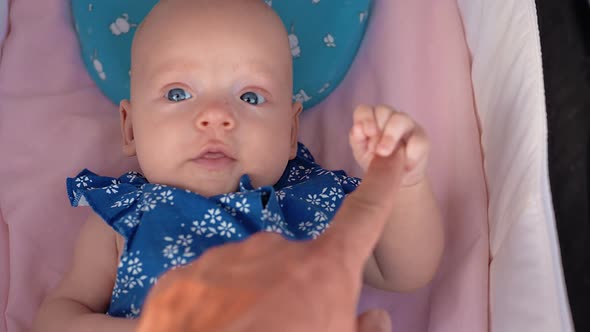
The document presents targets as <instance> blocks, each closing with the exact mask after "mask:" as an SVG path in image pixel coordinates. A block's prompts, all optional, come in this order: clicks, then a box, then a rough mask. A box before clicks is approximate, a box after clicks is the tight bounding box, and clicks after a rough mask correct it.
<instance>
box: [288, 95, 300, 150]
mask: <svg viewBox="0 0 590 332" xmlns="http://www.w3.org/2000/svg"><path fill="white" fill-rule="evenodd" d="M301 111H303V105H302V104H301V103H300V102H298V101H297V102H294V103H293V107H292V110H291V112H292V116H293V122H292V123H293V124H292V125H291V153H290V155H289V158H290V159H293V158H295V157H296V156H297V137H298V135H299V114H301Z"/></svg>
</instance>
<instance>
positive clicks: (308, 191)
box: [67, 144, 359, 318]
mask: <svg viewBox="0 0 590 332" xmlns="http://www.w3.org/2000/svg"><path fill="white" fill-rule="evenodd" d="M358 184H359V179H357V178H352V177H348V176H347V175H346V174H345V173H344V172H342V171H328V170H325V169H323V168H321V167H320V166H319V165H318V164H317V163H315V161H314V159H313V157H312V156H311V154H310V153H309V151H308V150H307V149H306V148H305V147H304V146H303V145H302V144H299V150H298V153H297V157H296V158H295V159H293V160H291V161H289V163H288V165H287V168H286V169H285V172H284V174H283V175H282V177H281V179H280V180H279V181H278V182H277V184H276V185H274V186H273V187H271V186H266V187H260V188H253V187H252V185H251V183H250V179H249V177H248V176H247V175H244V176H242V178H241V179H240V185H239V190H238V191H237V192H233V193H228V194H224V195H218V196H214V197H210V198H206V197H203V196H200V195H198V194H196V193H194V192H191V191H188V190H184V189H179V188H174V187H170V186H165V185H159V184H152V183H149V182H148V181H147V180H146V179H145V178H144V177H143V176H142V175H140V174H139V173H136V172H129V173H126V174H124V175H122V176H121V177H119V178H110V177H103V176H99V175H96V174H94V173H92V172H90V171H88V170H83V171H82V172H81V173H80V174H78V176H76V177H75V178H68V179H67V190H68V195H69V198H70V202H71V204H72V206H90V207H92V209H93V210H94V211H95V212H96V213H97V214H98V215H100V216H101V217H102V218H103V219H104V220H105V222H106V223H107V224H108V225H110V226H111V227H112V228H113V229H114V230H115V231H116V232H118V233H119V234H121V235H122V236H123V237H124V238H125V246H124V249H123V253H122V255H121V258H120V261H119V265H118V269H117V279H116V282H115V286H114V288H113V292H112V297H111V303H110V306H109V309H108V312H107V314H109V315H111V316H117V317H128V318H134V317H137V316H139V314H140V312H141V307H142V304H143V302H144V300H145V297H146V295H147V293H148V291H149V290H150V288H151V287H152V286H153V285H154V284H155V283H156V282H157V278H158V276H160V275H161V274H162V273H164V272H165V271H167V270H169V269H172V268H175V267H177V266H181V265H184V264H188V263H190V262H191V261H193V260H194V259H196V258H198V257H199V256H200V255H201V254H202V253H203V252H204V251H205V250H207V249H208V248H210V247H213V246H217V245H221V244H223V243H226V242H232V241H240V240H243V239H245V238H247V237H248V236H249V235H251V234H254V233H256V232H259V231H269V232H276V233H279V234H282V235H283V236H284V237H285V238H287V239H292V240H305V239H313V238H316V237H317V236H318V235H320V234H321V233H322V232H323V231H324V230H325V229H326V228H327V227H328V223H329V222H330V220H332V218H333V216H334V214H335V213H336V210H337V209H338V208H339V207H340V205H341V204H342V201H343V199H344V197H345V196H346V195H347V194H348V193H350V192H352V191H353V190H354V189H355V188H356V187H357V186H358Z"/></svg>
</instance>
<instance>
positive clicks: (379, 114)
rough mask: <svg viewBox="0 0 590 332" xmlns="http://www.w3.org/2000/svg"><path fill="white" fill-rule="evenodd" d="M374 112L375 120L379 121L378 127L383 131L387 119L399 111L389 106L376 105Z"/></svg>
mask: <svg viewBox="0 0 590 332" xmlns="http://www.w3.org/2000/svg"><path fill="white" fill-rule="evenodd" d="M374 113H375V120H376V121H377V127H378V128H379V130H380V131H383V129H384V128H385V125H386V124H387V121H389V118H390V117H391V116H392V115H393V114H395V113H397V112H396V111H395V110H394V109H392V108H391V107H389V106H384V105H378V106H376V107H375V112H374Z"/></svg>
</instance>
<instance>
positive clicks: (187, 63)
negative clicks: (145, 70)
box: [150, 59, 202, 79]
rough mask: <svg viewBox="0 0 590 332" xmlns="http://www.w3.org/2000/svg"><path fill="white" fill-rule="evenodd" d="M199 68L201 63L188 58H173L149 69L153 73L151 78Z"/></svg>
mask: <svg viewBox="0 0 590 332" xmlns="http://www.w3.org/2000/svg"><path fill="white" fill-rule="evenodd" d="M200 68H202V66H201V65H199V64H198V63H196V62H194V61H191V60H189V59H186V60H183V59H174V60H169V61H165V62H162V63H158V64H156V65H153V70H150V71H151V72H153V73H155V74H154V76H153V79H159V78H161V77H165V76H169V75H175V74H183V73H186V72H191V71H197V70H199V69H200Z"/></svg>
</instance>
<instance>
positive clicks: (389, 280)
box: [365, 179, 443, 292]
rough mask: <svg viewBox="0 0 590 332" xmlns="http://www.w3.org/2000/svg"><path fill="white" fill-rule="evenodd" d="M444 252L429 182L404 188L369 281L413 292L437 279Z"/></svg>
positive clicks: (375, 254)
mask: <svg viewBox="0 0 590 332" xmlns="http://www.w3.org/2000/svg"><path fill="white" fill-rule="evenodd" d="M442 250H443V230H442V224H441V218H440V214H439V210H438V207H437V205H436V201H435V198H434V195H433V194H432V191H431V189H430V185H429V183H428V180H427V179H424V180H423V181H421V182H420V183H418V184H416V185H414V186H412V187H402V188H401V189H400V191H399V195H398V197H397V198H396V200H395V206H394V208H393V212H392V214H391V216H390V217H389V221H388V222H387V224H385V228H384V230H383V233H382V235H381V239H380V240H379V242H378V243H377V246H376V247H375V250H374V251H373V255H372V256H371V257H370V258H369V261H368V262H367V265H366V267H365V280H366V281H367V283H369V284H370V285H371V286H373V287H377V288H381V289H386V290H390V291H397V292H404V291H412V290H415V289H418V288H420V287H422V286H424V285H426V284H427V283H428V282H430V280H431V279H432V278H433V277H434V274H435V273H436V270H437V268H438V265H439V261H440V257H441V254H442Z"/></svg>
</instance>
